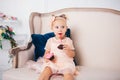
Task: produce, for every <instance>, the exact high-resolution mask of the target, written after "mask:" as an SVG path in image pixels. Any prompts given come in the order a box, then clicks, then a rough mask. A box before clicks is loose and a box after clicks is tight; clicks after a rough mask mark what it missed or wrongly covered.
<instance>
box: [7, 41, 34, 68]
mask: <svg viewBox="0 0 120 80" xmlns="http://www.w3.org/2000/svg"><path fill="white" fill-rule="evenodd" d="M9 53H10V55H13V61H12V67H13V68H18V67H22V66H23V65H24V64H25V63H26V61H28V60H30V59H33V53H34V46H33V45H32V42H29V43H28V45H27V46H21V47H15V48H13V49H11V50H10V51H9Z"/></svg>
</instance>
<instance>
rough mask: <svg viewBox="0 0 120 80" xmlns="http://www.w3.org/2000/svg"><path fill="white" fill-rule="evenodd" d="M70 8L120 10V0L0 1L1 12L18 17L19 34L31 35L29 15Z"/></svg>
mask: <svg viewBox="0 0 120 80" xmlns="http://www.w3.org/2000/svg"><path fill="white" fill-rule="evenodd" d="M68 7H100V8H112V9H117V10H120V0H0V12H3V13H5V14H8V15H11V16H16V17H18V19H19V25H15V26H16V27H14V30H15V32H16V33H17V34H29V15H30V13H31V12H34V11H35V12H51V11H54V10H57V9H62V8H68Z"/></svg>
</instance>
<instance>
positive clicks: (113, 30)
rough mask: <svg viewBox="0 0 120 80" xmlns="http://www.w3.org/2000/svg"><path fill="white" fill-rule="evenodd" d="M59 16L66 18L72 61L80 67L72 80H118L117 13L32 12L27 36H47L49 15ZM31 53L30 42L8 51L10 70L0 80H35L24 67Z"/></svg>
mask: <svg viewBox="0 0 120 80" xmlns="http://www.w3.org/2000/svg"><path fill="white" fill-rule="evenodd" d="M63 13H64V14H66V15H67V16H68V18H69V20H68V24H69V25H68V26H69V28H70V29H71V38H72V40H73V42H74V45H75V49H76V56H75V60H76V62H77V64H78V65H80V67H79V69H80V70H79V74H78V75H77V76H75V80H120V62H119V61H120V31H119V30H120V11H117V10H113V9H106V8H66V9H61V10H57V11H54V12H49V13H37V12H33V13H31V15H30V19H29V22H30V32H31V34H35V33H36V34H39V33H40V34H44V33H46V32H50V28H48V27H49V24H50V23H49V22H50V20H51V19H50V18H51V15H52V14H55V15H58V14H63ZM34 49H35V47H34V45H33V44H32V42H31V40H30V42H28V45H26V46H23V47H16V48H13V49H12V50H10V54H13V55H14V59H13V68H12V69H10V70H7V71H6V72H4V73H3V80H37V78H38V76H39V75H40V74H37V73H35V71H34V70H31V69H28V68H25V67H24V65H25V63H26V62H27V61H28V60H33V55H34ZM54 80H55V79H54ZM57 80H58V79H57ZM60 80H62V79H60Z"/></svg>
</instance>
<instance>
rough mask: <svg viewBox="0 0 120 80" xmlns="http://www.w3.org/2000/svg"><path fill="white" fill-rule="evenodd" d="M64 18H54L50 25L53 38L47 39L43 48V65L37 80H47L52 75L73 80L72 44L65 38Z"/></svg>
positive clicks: (62, 16)
mask: <svg viewBox="0 0 120 80" xmlns="http://www.w3.org/2000/svg"><path fill="white" fill-rule="evenodd" d="M67 28H68V27H67V20H66V16H65V15H64V14H63V15H60V16H55V18H54V20H53V21H52V23H51V29H52V30H53V32H54V34H55V37H52V38H50V39H48V41H47V43H46V47H45V50H46V51H45V55H44V58H45V60H46V61H45V63H44V64H43V68H42V73H41V74H40V77H39V80H49V78H50V76H51V75H52V74H58V73H59V74H63V77H64V80H74V78H73V74H74V72H75V64H74V62H73V57H74V56H75V52H74V46H73V42H72V40H71V39H70V38H68V37H66V36H65V33H66V30H67Z"/></svg>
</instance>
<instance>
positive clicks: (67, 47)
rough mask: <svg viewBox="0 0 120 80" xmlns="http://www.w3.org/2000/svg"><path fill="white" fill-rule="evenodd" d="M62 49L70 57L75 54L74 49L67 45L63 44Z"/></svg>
mask: <svg viewBox="0 0 120 80" xmlns="http://www.w3.org/2000/svg"><path fill="white" fill-rule="evenodd" d="M63 45H64V46H63V51H64V52H65V53H66V54H67V55H68V56H69V57H71V58H73V57H74V56H75V51H74V50H72V49H71V48H70V46H69V45H67V44H63Z"/></svg>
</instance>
